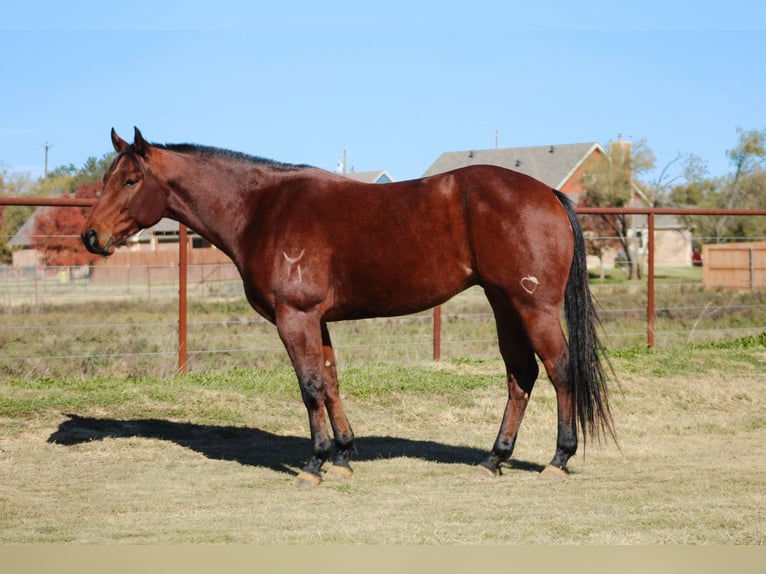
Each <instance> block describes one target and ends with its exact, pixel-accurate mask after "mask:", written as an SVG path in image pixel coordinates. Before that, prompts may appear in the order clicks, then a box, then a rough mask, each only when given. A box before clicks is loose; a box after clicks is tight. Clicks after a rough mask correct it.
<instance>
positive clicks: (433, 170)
mask: <svg viewBox="0 0 766 574" xmlns="http://www.w3.org/2000/svg"><path fill="white" fill-rule="evenodd" d="M595 150H599V151H600V152H601V153H603V154H604V155H606V152H605V151H604V149H603V148H602V147H601V146H600V145H599V144H597V143H594V142H589V143H578V144H560V145H544V146H532V147H515V148H499V149H485V150H469V151H453V152H445V153H443V154H442V155H441V156H440V157H439V158H438V159H437V160H436V161H435V162H434V164H433V165H432V166H431V167H429V168H428V170H426V172H425V173H424V174H423V176H424V177H425V176H429V175H435V174H437V173H444V172H446V171H451V170H453V169H457V168H459V167H464V166H467V165H477V164H490V165H499V166H501V167H505V168H507V169H512V170H514V171H519V172H521V173H525V174H527V175H530V176H532V177H534V178H535V179H538V180H540V181H542V182H543V183H545V184H546V185H548V186H550V187H553V188H555V189H560V188H561V187H562V186H563V185H564V183H566V182H567V180H568V179H569V178H570V177H572V175H573V174H574V173H575V172H576V171H577V169H578V168H579V167H580V166H581V165H582V164H583V162H584V161H585V160H586V159H588V158H589V157H590V156H591V154H592V153H593V152H594V151H595Z"/></svg>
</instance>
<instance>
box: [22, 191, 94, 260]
mask: <svg viewBox="0 0 766 574" xmlns="http://www.w3.org/2000/svg"><path fill="white" fill-rule="evenodd" d="M100 189H101V184H100V183H90V184H87V185H83V186H81V187H80V188H79V189H78V190H77V191H76V192H75V194H74V197H75V198H78V199H79V198H95V197H96V194H97V192H98V191H99V190H100ZM89 209H90V208H87V207H49V208H47V209H39V210H38V211H37V214H36V215H35V225H34V231H33V237H32V247H34V248H35V249H37V250H38V251H40V252H41V253H42V254H43V259H44V261H45V264H46V265H56V266H77V265H86V264H88V263H91V262H92V261H94V260H96V259H97V258H98V256H95V255H93V254H91V253H89V252H88V251H87V250H86V249H85V247H84V246H83V244H82V241H81V240H80V232H81V231H82V228H83V226H84V225H85V219H86V213H87V212H88V210H89Z"/></svg>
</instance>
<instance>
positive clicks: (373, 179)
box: [344, 170, 394, 183]
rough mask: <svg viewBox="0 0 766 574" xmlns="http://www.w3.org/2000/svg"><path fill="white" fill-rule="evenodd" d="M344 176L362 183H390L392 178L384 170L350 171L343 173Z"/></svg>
mask: <svg viewBox="0 0 766 574" xmlns="http://www.w3.org/2000/svg"><path fill="white" fill-rule="evenodd" d="M344 175H345V176H346V177H348V178H350V179H353V180H355V181H362V182H364V183H391V182H392V181H394V180H393V178H392V177H391V176H390V175H388V172H386V171H385V170H378V171H352V172H350V173H346V174H344Z"/></svg>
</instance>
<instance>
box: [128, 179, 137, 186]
mask: <svg viewBox="0 0 766 574" xmlns="http://www.w3.org/2000/svg"><path fill="white" fill-rule="evenodd" d="M137 183H138V180H137V179H126V180H125V187H133V186H134V185H136V184H137Z"/></svg>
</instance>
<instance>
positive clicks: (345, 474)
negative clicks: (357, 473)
mask: <svg viewBox="0 0 766 574" xmlns="http://www.w3.org/2000/svg"><path fill="white" fill-rule="evenodd" d="M353 474H354V471H353V470H351V467H350V466H341V465H338V464H333V465H332V466H331V467H330V468H328V469H327V472H326V473H325V474H324V479H325V480H345V479H347V478H351V476H353Z"/></svg>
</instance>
